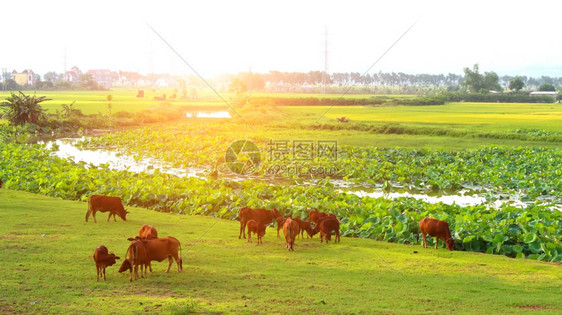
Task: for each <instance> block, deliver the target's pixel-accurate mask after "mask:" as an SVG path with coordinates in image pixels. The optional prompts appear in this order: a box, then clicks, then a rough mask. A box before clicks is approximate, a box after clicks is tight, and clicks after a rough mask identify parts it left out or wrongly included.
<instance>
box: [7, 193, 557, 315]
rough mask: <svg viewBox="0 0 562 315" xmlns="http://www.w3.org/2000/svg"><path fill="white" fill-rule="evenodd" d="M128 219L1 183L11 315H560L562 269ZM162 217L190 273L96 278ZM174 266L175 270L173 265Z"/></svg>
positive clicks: (203, 222)
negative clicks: (109, 259) (98, 258)
mask: <svg viewBox="0 0 562 315" xmlns="http://www.w3.org/2000/svg"><path fill="white" fill-rule="evenodd" d="M129 211H131V213H130V214H129V220H128V221H126V222H124V221H118V222H105V219H106V216H105V215H101V214H99V215H98V223H97V224H95V223H93V222H88V223H86V222H84V215H85V212H86V204H85V203H83V202H72V201H61V200H58V199H54V198H49V197H43V196H38V195H33V194H29V193H23V192H17V191H11V190H6V189H0V222H2V224H1V225H0V248H2V250H1V251H2V259H0V285H1V286H2V288H3V290H4V292H3V294H2V295H0V305H1V306H0V311H2V313H10V312H16V313H46V312H54V313H62V312H64V313H68V312H71V313H108V312H112V313H140V312H165V311H179V312H184V313H187V312H188V311H199V312H225V313H289V312H290V313H294V312H306V313H388V314H394V313H397V314H401V313H474V314H482V313H528V312H536V311H542V312H544V313H552V314H555V313H560V312H561V311H562V303H561V302H560V299H559V294H560V287H561V286H562V274H561V273H560V265H559V264H547V263H541V262H536V261H529V260H519V259H510V258H507V257H502V256H493V255H483V254H476V253H469V252H449V251H445V250H443V249H439V250H437V251H436V250H434V249H423V248H421V247H420V246H411V245H410V246H409V245H396V244H390V243H385V242H375V241H370V240H361V239H352V238H342V242H341V244H329V245H325V244H320V243H319V240H318V238H314V239H304V240H297V243H296V251H295V252H294V253H289V252H287V251H286V249H285V248H284V242H283V241H282V239H277V238H276V237H275V234H276V233H275V230H274V229H271V228H270V229H268V231H267V234H266V236H265V238H264V244H263V245H260V246H256V245H255V244H249V243H247V242H246V241H245V240H238V238H237V237H236V235H237V234H238V224H237V222H232V221H223V220H217V219H214V218H210V217H199V216H179V215H170V214H164V213H157V212H153V211H148V210H144V209H139V208H132V209H129ZM142 224H151V225H153V226H155V227H156V228H157V229H158V232H159V234H160V235H161V236H166V235H173V236H175V237H177V238H178V239H179V240H180V241H181V242H182V247H183V253H184V271H183V272H182V273H180V274H178V273H177V272H175V271H173V272H171V273H170V274H164V271H165V269H166V267H167V263H165V262H162V263H156V262H155V263H153V267H154V273H153V274H151V275H149V276H148V278H147V279H140V280H139V281H137V282H133V283H129V281H128V277H126V276H125V275H120V274H118V273H117V269H118V266H113V267H109V268H108V270H107V277H108V279H107V281H105V282H98V283H97V282H96V281H95V265H94V262H93V260H92V258H91V257H92V254H93V251H94V249H95V248H96V247H97V246H98V245H101V244H103V245H106V246H107V247H108V248H109V250H110V252H115V253H116V254H118V255H120V256H123V255H124V253H125V250H126V248H127V246H128V242H127V241H126V237H129V236H133V235H135V234H136V233H138V229H139V228H140V226H141V225H142ZM172 270H174V269H172Z"/></svg>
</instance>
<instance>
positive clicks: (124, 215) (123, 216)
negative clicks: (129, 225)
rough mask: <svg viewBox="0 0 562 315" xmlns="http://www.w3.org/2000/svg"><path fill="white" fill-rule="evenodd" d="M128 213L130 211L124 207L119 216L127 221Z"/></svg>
mask: <svg viewBox="0 0 562 315" xmlns="http://www.w3.org/2000/svg"><path fill="white" fill-rule="evenodd" d="M127 213H129V211H127V210H125V209H123V211H119V213H118V214H119V216H120V217H121V219H123V221H127Z"/></svg>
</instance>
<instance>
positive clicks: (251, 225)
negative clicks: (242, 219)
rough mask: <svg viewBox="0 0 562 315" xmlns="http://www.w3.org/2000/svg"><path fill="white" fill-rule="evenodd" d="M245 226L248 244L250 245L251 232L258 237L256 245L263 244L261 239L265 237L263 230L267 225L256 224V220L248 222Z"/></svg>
mask: <svg viewBox="0 0 562 315" xmlns="http://www.w3.org/2000/svg"><path fill="white" fill-rule="evenodd" d="M246 226H247V227H248V242H249V243H252V234H251V233H252V232H254V233H255V234H256V235H257V236H258V244H260V243H261V244H263V241H262V237H263V236H264V235H265V229H266V228H267V224H261V223H258V222H257V221H256V220H250V221H248V222H246Z"/></svg>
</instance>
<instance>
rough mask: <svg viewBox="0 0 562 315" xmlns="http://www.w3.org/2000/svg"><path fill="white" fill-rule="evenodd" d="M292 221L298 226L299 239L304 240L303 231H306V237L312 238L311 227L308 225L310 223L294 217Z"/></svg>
mask: <svg viewBox="0 0 562 315" xmlns="http://www.w3.org/2000/svg"><path fill="white" fill-rule="evenodd" d="M293 220H295V221H297V223H298V224H299V230H300V235H301V238H304V231H306V234H307V237H312V226H311V225H310V221H303V220H301V218H299V217H296V218H294V219H293Z"/></svg>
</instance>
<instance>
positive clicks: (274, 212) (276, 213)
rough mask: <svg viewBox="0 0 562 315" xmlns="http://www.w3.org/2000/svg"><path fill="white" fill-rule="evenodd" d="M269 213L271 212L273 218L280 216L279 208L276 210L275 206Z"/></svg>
mask: <svg viewBox="0 0 562 315" xmlns="http://www.w3.org/2000/svg"><path fill="white" fill-rule="evenodd" d="M271 213H272V214H273V217H274V218H278V217H280V216H281V213H280V212H279V210H277V209H275V208H273V209H271Z"/></svg>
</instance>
